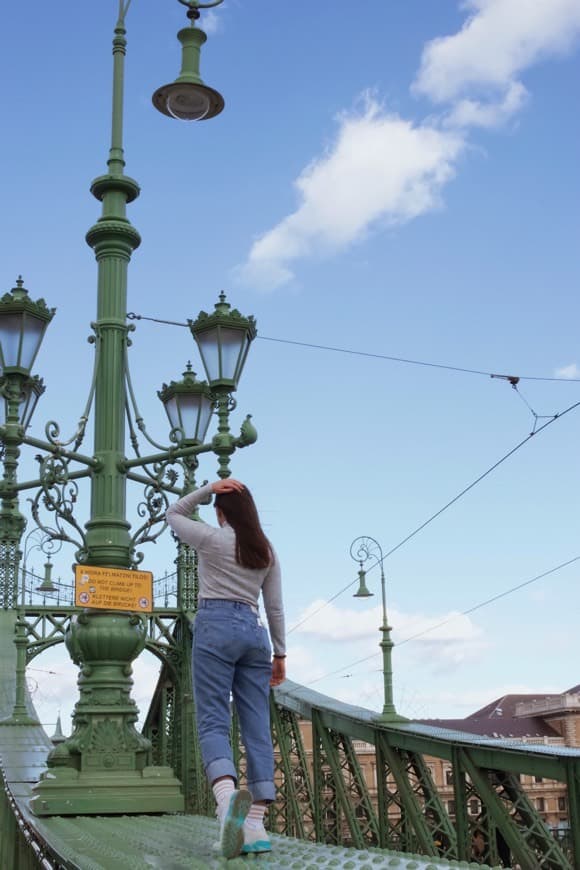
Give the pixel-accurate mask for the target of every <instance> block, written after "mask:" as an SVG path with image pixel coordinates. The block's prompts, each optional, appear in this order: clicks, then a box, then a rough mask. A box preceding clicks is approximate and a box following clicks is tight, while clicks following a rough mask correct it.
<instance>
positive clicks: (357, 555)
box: [350, 535, 407, 723]
mask: <svg viewBox="0 0 580 870" xmlns="http://www.w3.org/2000/svg"><path fill="white" fill-rule="evenodd" d="M350 555H351V557H352V558H353V559H354V561H355V562H358V564H359V572H358V580H359V588H358V590H357V591H356V592H355V594H354V595H353V598H371V597H372V595H373V593H372V592H371V591H370V590H369V589H368V587H367V584H366V571H365V570H364V568H363V564H364V563H365V562H367V561H368V560H369V559H372V560H373V565H372V567H374V565H378V566H379V568H380V571H381V592H382V599H383V623H382V625H381V627H380V628H379V631H380V632H381V642H380V644H379V646H380V647H381V650H382V653H383V687H384V688H383V699H384V700H383V712H382V713H381V714H380V716H378V717H377V721H378V722H385V723H396V722H406V721H407V720H406V719H405V717H404V716H399V714H398V713H397V711H396V709H395V704H394V701H393V667H392V662H391V652H392V649H393V646H394V644H393V641H392V640H391V626H390V625H389V623H388V620H387V595H386V582H385V572H384V570H383V558H384V557H383V551H382V549H381V545H380V544H379V542H378V541H376V540H375V539H374V538H370V537H368V536H366V535H363V536H361V537H359V538H355V539H354V541H353V542H352V544H351V545H350Z"/></svg>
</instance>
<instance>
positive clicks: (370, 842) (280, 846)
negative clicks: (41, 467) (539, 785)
mask: <svg viewBox="0 0 580 870" xmlns="http://www.w3.org/2000/svg"><path fill="white" fill-rule="evenodd" d="M160 590H161V591H160V598H159V599H158V600H159V601H160V603H162V604H165V599H166V598H167V600H168V603H169V601H170V595H169V593H168V592H167V584H165V587H160ZM76 612H77V611H76V610H75V609H74V608H72V607H70V606H66V605H57V604H56V601H55V602H54V603H53V605H52V606H50V605H49V602H48V601H47V600H45V601H44V603H43V604H40V605H35V604H27V605H26V606H25V607H24V608H23V609H21V610H20V614H19V619H17V616H18V613H17V611H14V610H5V611H0V716H1V717H4V718H6V717H9V716H10V713H11V711H12V708H13V705H14V698H15V691H16V680H17V673H18V668H17V667H16V665H17V657H18V655H22V650H23V649H25V650H26V653H25V654H26V658H27V661H30V660H31V659H32V658H34V657H35V656H37V655H38V654H39V653H40V652H42V651H43V650H44V649H46V648H48V647H50V646H52V645H54V644H55V643H59V642H61V641H62V640H63V638H64V634H65V632H66V629H67V625H68V623H69V621H70V619H71V617H72V616H73V615H74V614H75V613H76ZM192 618H193V614H192V613H191V612H189V613H188V612H184V611H183V610H178V609H172V608H170V607H164V606H162V607H158V608H156V609H155V611H154V613H153V614H152V615H151V616H150V617H149V618H148V641H147V648H148V649H149V650H150V651H151V652H153V653H154V654H155V655H156V656H157V657H158V658H159V659H160V660H161V662H162V668H161V672H160V676H159V680H158V683H157V686H156V688H155V692H154V695H153V699H152V702H151V706H150V709H149V711H148V714H147V716H146V719H145V724H144V727H143V733H144V735H145V736H146V737H148V738H149V740H150V741H151V745H152V748H151V753H150V756H151V757H150V759H149V761H150V763H153V764H157V765H169V766H170V767H171V768H173V771H174V773H175V775H176V776H177V778H178V779H179V780H180V782H181V784H182V788H183V792H184V795H185V797H186V815H185V816H175V815H168V816H162V817H159V816H139V817H131V818H130V819H129V818H128V817H124V818H119V817H115V818H107V819H96V818H90V817H73V818H58V817H54V818H51V817H48V818H46V817H45V818H42V819H40V818H36V817H35V816H34V815H33V814H32V813H31V812H30V811H29V810H28V809H27V806H28V805H27V801H28V798H29V797H30V796H31V794H32V791H31V789H32V786H33V784H34V783H35V782H37V781H38V779H39V777H40V774H41V773H42V772H43V771H44V770H45V759H46V755H47V753H48V751H49V750H50V749H51V748H52V747H51V743H50V741H49V739H48V737H47V736H46V734H45V733H44V731H43V729H42V728H41V727H40V725H25V726H22V725H11V726H2V727H0V764H1V767H2V777H3V786H4V790H3V793H2V796H1V798H0V867H2V868H6V870H13V868H14V870H20V868H21V870H27V868H29V867H31V868H32V867H38V866H45V867H47V868H48V867H54V868H56V867H79V868H81V870H88V868H93V867H94V868H99V867H100V868H105V870H112V868H116V867H117V866H118V867H125V866H126V867H135V868H146V867H149V866H159V867H164V868H168V867H176V868H177V867H182V866H183V867H186V866H187V867H197V866H199V867H209V866H219V863H217V864H216V863H215V862H216V861H218V859H217V858H216V857H215V855H214V854H213V853H212V851H211V839H212V836H213V835H214V834H215V821H214V820H212V819H211V817H212V816H213V800H212V798H211V793H210V790H209V789H208V786H207V783H206V780H205V776H204V773H203V770H202V766H201V757H200V753H199V748H198V745H197V740H196V736H195V711H194V708H193V697H192V692H191V663H190V662H191V632H190V624H191V619H192ZM15 629H18V631H19V632H20V635H19V634H18V632H17V634H16V637H17V638H18V637H20V642H19V643H17V644H15V643H14V639H15ZM22 634H25V635H26V646H25V647H24V645H23V643H22ZM26 705H27V711H28V714H29V715H30V717H31V718H32V719H33V720H34V717H35V713H34V708H33V706H32V704H31V701H30V698H29V697H28V695H27V694H26ZM375 717H376V714H375V713H373V712H372V711H369V710H366V709H364V708H360V707H353V706H350V705H347V704H343V703H341V702H339V701H336V700H334V699H332V698H328V697H326V696H324V695H321V694H319V693H317V692H313V691H311V690H308V689H306V688H304V687H303V686H299V685H297V684H295V683H292V682H290V681H287V682H286V683H285V684H284V685H283V686H281V687H280V688H278V689H276V690H275V691H274V692H273V694H272V706H271V720H272V733H273V738H274V743H275V748H276V766H277V771H276V778H277V785H278V799H277V801H276V803H275V804H274V805H273V806H272V807H271V809H270V820H269V821H270V827H271V830H273V831H276V832H278V833H279V834H281V835H285V836H284V837H281V838H280V839H278V838H275V853H274V854H275V857H274V858H273V859H272V858H270V859H269V866H294V867H296V868H299V867H308V866H351V867H359V866H360V867H363V866H366V867H371V866H373V867H374V866H385V867H387V866H400V867H405V866H414V867H416V868H419V867H431V868H433V867H437V868H439V867H448V866H453V864H450V862H455V864H457V862H464V863H463V864H462V865H463V866H466V865H467V864H469V863H470V862H471V861H473V860H474V854H473V851H472V841H473V836H474V833H475V831H477V832H478V833H479V835H480V836H481V837H482V851H481V852H480V854H479V857H478V861H479V864H477V865H474V866H480V867H481V866H482V862H485V865H486V866H494V867H499V866H509V865H510V864H511V866H514V867H517V866H519V867H521V868H524V870H535V868H549V870H574V868H576V867H578V866H580V801H579V796H580V750H575V749H570V748H566V747H560V746H529V745H525V744H522V743H518V742H516V741H508V740H492V739H487V738H477V737H474V736H473V735H468V734H465V733H461V732H455V731H449V730H446V729H441V728H434V727H430V726H427V725H422V724H419V723H413V722H409V723H401V724H397V725H396V726H391V725H385V724H379V723H377V722H376V721H375ZM233 739H234V745H235V746H236V747H237V762H238V768H239V771H240V776H241V778H242V779H243V776H244V768H245V759H244V754H243V748H242V746H241V744H240V742H239V739H238V731H237V723H236V721H235V718H234V722H233ZM355 741H364V743H365V745H367V747H368V748H369V751H372V752H373V753H374V766H375V769H376V786H375V784H374V783H373V785H372V787H371V785H370V784H369V782H368V777H365V775H364V771H363V769H362V766H361V763H360V755H359V754H358V753H357V751H356V746H355ZM370 747H372V750H370ZM434 758H435V759H444V760H445V762H446V763H447V764H448V765H450V767H451V769H452V782H453V797H454V813H452V814H451V813H450V812H449V809H448V805H447V803H446V801H445V800H444V799H443V797H442V795H441V790H440V789H439V788H438V786H437V784H436V783H435V781H434V778H433V776H432V775H431V772H430V767H429V763H428V761H429V759H434ZM522 774H526V775H532V776H539V777H543V778H545V779H551V780H556V781H558V782H561V783H564V784H565V785H566V786H567V794H568V807H569V820H570V837H569V841H568V842H566V843H562V842H559V841H558V839H557V838H556V836H555V835H554V833H553V832H552V831H550V829H549V828H548V827H547V826H546V825H545V823H544V821H543V819H542V817H541V814H540V813H539V812H538V811H537V809H536V808H535V807H534V805H533V803H532V802H531V801H530V799H529V797H528V796H527V795H526V793H525V791H524V790H523V788H522V785H521V783H520V776H521V775H522ZM475 799H476V800H477V804H478V806H479V807H480V812H479V813H478V814H477V815H476V816H474V815H473V814H471V813H470V812H469V808H470V806H471V805H473V801H474V800H475ZM113 843H115V844H116V845H114V846H113V845H112V844H113ZM179 844H180V845H179ZM180 850H181V851H180ZM384 850H387V851H384ZM156 853H158V854H159V859H158V861H159V863H155V862H156V860H157V859H152V858H151V855H155V854H156ZM169 854H173V859H172V860H171V861H169V862H168V863H163V861H165V860H166V859H167V856H168V855H169ZM79 855H81V858H79ZM99 855H100V856H101V857H100V859H97V856H99ZM506 855H509V856H510V857H509V859H508V858H506ZM147 856H149V857H147ZM180 856H181V857H180ZM195 856H198V857H197V858H196V857H195ZM199 856H201V857H199ZM387 856H388V858H387ZM413 856H415V857H413ZM416 856H423V859H420V858H418V857H416ZM198 859H199V860H200V861H201V863H199V864H196V863H195V862H196V860H198ZM99 860H100V861H101V863H99ZM395 860H396V861H400V862H403V863H399V864H398V865H397V864H393V863H392V862H393V861H395ZM409 861H411V863H410V864H409V863H408V862H409ZM180 862H181V863H180ZM184 862H185V863H184ZM304 862H306V863H304ZM349 862H351V863H350V864H349ZM361 862H362V863H361ZM365 862H366V863H365ZM413 862H414V863H413ZM417 862H421V863H417ZM425 862H426V863H425Z"/></svg>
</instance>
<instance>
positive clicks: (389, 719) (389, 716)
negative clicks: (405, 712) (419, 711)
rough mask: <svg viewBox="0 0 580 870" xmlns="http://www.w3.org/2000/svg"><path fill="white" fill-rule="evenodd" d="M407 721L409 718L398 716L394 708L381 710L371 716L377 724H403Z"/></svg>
mask: <svg viewBox="0 0 580 870" xmlns="http://www.w3.org/2000/svg"><path fill="white" fill-rule="evenodd" d="M409 721H410V719H407V718H406V717H405V716H400V715H399V713H397V712H396V710H393V711H389V710H387V711H385V710H383V712H382V713H380V714H379V715H378V716H375V717H374V718H373V722H376V723H377V724H378V725H404V723H405V722H409Z"/></svg>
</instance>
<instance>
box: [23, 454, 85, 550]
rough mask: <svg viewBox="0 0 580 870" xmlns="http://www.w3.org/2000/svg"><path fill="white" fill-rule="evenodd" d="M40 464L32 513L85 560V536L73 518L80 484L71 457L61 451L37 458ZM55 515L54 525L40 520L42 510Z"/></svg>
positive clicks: (40, 524) (49, 533) (51, 535)
mask: <svg viewBox="0 0 580 870" xmlns="http://www.w3.org/2000/svg"><path fill="white" fill-rule="evenodd" d="M36 459H37V461H38V463H39V466H40V474H39V479H40V488H39V489H38V491H37V493H36V495H35V496H34V498H32V499H30V503H31V513H32V516H33V518H34V521H35V523H36V525H37V526H38V527H39V528H40V529H42V531H43V532H45V534H46V535H47V536H48V537H49V538H51V539H53V540H58V541H67V542H68V543H71V544H74V546H75V547H77V552H76V558H77V559H78V561H79V562H83V561H86V558H87V550H86V541H85V535H84V532H83V530H82V528H81V527H80V525H79V524H78V522H77V521H76V519H75V517H74V507H75V504H76V502H77V499H78V493H79V487H78V484H77V482H76V480H74V479H72V478H71V475H70V472H69V462H70V460H68V459H65V458H64V457H63V456H59V455H58V454H51V455H49V456H37V457H36ZM42 508H44V510H46V511H48V512H49V513H50V514H51V515H52V522H53V524H54V527H52V526H49V525H47V524H46V523H44V522H43V520H42V519H41V509H42ZM67 526H68V527H71V528H73V529H74V530H75V531H76V533H77V535H78V537H72V536H71V535H70V534H69V533H68V531H67Z"/></svg>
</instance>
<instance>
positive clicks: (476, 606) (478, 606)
mask: <svg viewBox="0 0 580 870" xmlns="http://www.w3.org/2000/svg"><path fill="white" fill-rule="evenodd" d="M579 561H580V555H578V556H574V557H573V558H572V559H567V560H566V561H565V562H560V564H559V565H555V566H554V567H553V568H549V569H548V570H547V571H542V573H541V574H536V575H535V577H531V578H530V579H529V580H524V581H523V582H522V583H518V584H517V585H516V586H511V587H510V588H509V589H504V591H503V592H498V593H497V594H496V595H492V596H491V598H486V599H485V600H484V601H480V602H479V603H478V604H474V605H473V606H472V607H468V608H467V610H462V611H461V612H460V613H454V614H453V616H449V617H448V618H447V619H443V620H441V622H437V623H435V625H430V626H429V627H428V628H424V629H422V630H421V631H418V632H417V633H416V634H412V635H411V636H410V637H406V638H404V640H400V641H399V642H398V643H396V644H395V646H396V647H400V646H403V644H405V643H411V641H413V640H417V639H418V638H420V637H424V636H425V635H426V634H430V633H431V632H432V631H436V629H438V628H442V627H443V626H445V625H449V623H450V622H453V621H454V620H456V619H458V618H459V617H460V616H469V614H471V613H475V611H476V610H481V609H482V608H483V607H487V606H488V605H489V604H493V603H494V602H496V601H499V600H500V599H501V598H506V597H507V596H508V595H512V594H513V593H514V592H518V591H519V590H520V589H524V588H525V587H526V586H531V584H532V583H536V582H537V581H538V580H543V579H544V577H549V576H550V575H551V574H555V573H556V572H557V571H562V570H563V569H564V568H567V567H568V566H569V565H573V564H574V563H575V562H579ZM380 655H381V653H380V652H377V653H371V655H368V656H365V657H364V658H362V659H357V660H356V661H354V662H349V663H348V664H346V665H343V666H342V667H341V668H337V669H336V670H335V671H330V673H328V674H324V675H323V676H322V677H317V678H316V679H315V680H311V681H310V682H309V683H307V684H306V685H308V686H312V685H314V683H319V682H321V681H322V680H326V679H329V678H330V677H334V676H336V675H337V674H341V673H342V672H343V671H346V670H348V669H350V668H354V667H356V666H357V665H360V664H363V663H364V662H368V661H370V660H371V659H374V658H377V657H378V656H380ZM348 676H350V675H348Z"/></svg>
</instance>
